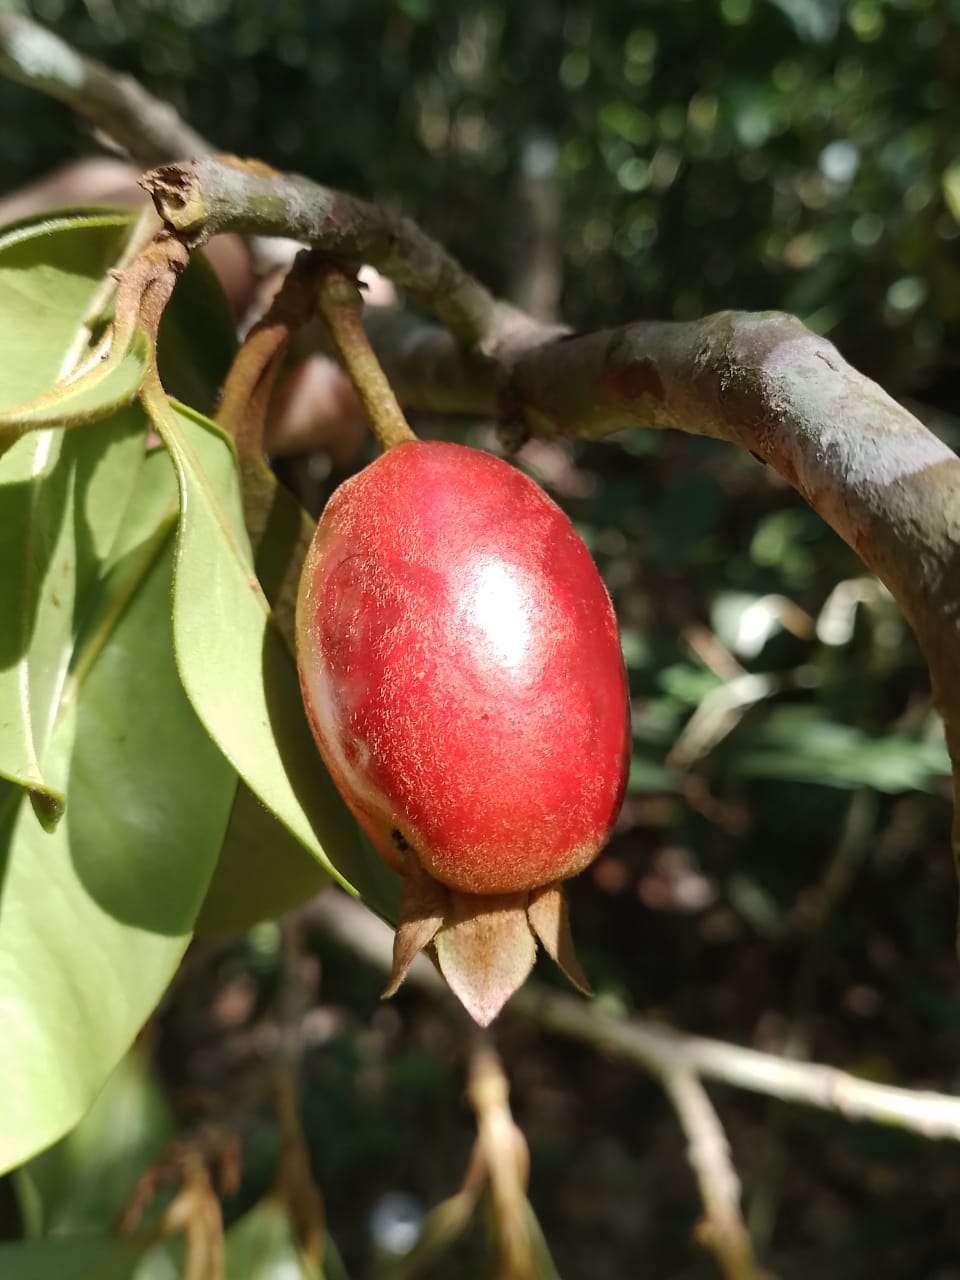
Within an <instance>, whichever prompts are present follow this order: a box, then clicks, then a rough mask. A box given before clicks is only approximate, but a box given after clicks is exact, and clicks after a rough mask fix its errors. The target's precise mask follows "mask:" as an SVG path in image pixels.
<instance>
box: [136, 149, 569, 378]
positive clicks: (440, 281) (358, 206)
mask: <svg viewBox="0 0 960 1280" xmlns="http://www.w3.org/2000/svg"><path fill="white" fill-rule="evenodd" d="M141 185H142V186H143V187H144V188H145V189H146V190H147V191H148V192H149V193H150V195H151V196H152V198H153V202H154V204H155V206H156V208H157V212H158V213H159V214H160V216H161V218H163V220H164V221H165V222H166V223H167V224H168V226H170V227H171V228H172V229H173V230H174V231H176V232H178V234H180V235H181V236H182V237H183V238H184V239H185V240H186V242H187V243H188V244H189V245H190V247H191V248H196V247H198V246H200V245H202V244H205V243H206V242H207V240H209V239H210V238H211V236H215V235H218V234H220V233H221V232H223V231H234V232H237V233H239V234H240V235H258V236H284V237H287V238H289V239H292V240H298V241H301V242H302V243H304V244H308V245H309V246H310V247H311V248H313V249H316V250H318V251H319V252H321V253H323V254H325V255H327V256H329V257H330V258H331V259H333V260H334V261H335V262H337V263H338V264H339V265H342V266H359V265H360V264H361V263H369V264H370V265H371V266H374V267H376V268H377V270H378V271H381V272H382V273H383V274H384V275H385V276H389V277H390V279H391V280H392V281H393V282H394V283H395V284H396V285H398V286H399V287H400V288H401V289H404V290H406V292H407V293H408V294H409V295H410V296H411V297H412V298H414V299H415V300H416V301H417V302H419V303H421V305H423V306H425V307H426V308H427V309H428V310H430V311H432V312H433V313H434V314H435V315H436V316H437V317H438V319H440V320H441V321H442V322H443V323H444V324H445V325H446V326H447V328H448V329H449V330H450V331H451V333H453V334H455V335H456V337H457V338H458V339H459V341H460V342H461V343H463V344H464V345H465V346H472V347H477V348H479V349H481V350H483V351H486V352H487V353H489V354H494V353H496V352H497V351H500V350H502V349H504V348H505V347H507V346H513V345H515V344H516V343H517V342H518V341H519V340H520V336H521V335H523V334H530V335H536V336H539V335H540V334H541V333H542V327H541V326H540V325H539V324H538V323H537V322H536V321H535V320H531V319H530V318H529V317H528V316H526V315H524V314H523V312H521V311H518V310H517V309H516V308H515V307H512V306H510V305H509V304H508V303H505V302H500V301H498V300H497V299H496V298H494V296H493V294H492V293H490V291H489V290H488V289H487V288H485V287H484V286H483V285H482V284H480V283H479V282H478V281H477V280H475V279H474V278H473V277H472V276H470V275H469V274H468V273H467V272H466V271H464V269H463V267H461V266H460V264H459V263H458V262H457V261H456V260H455V259H454V258H452V257H451V256H450V254H449V253H447V251H446V250H445V249H444V248H443V247H442V246H441V245H439V244H437V242H436V241H435V240H431V239H430V237H429V236H428V235H426V233H425V232H423V231H421V230H420V228H419V227H418V226H417V225H416V223H414V222H411V220H410V219H409V218H402V217H398V216H397V215H395V214H393V213H390V212H389V211H388V210H386V209H381V208H379V207H378V206H376V205H372V204H368V203H367V202H366V201H365V200H358V199H357V198H356V197H355V196H349V195H346V194H344V193H343V192H341V191H333V190H331V189H330V188H329V187H321V186H318V185H317V183H315V182H311V181H310V179H309V178H302V177H299V176H298V175H296V174H284V173H279V172H277V171H276V170H274V169H271V168H269V166H267V165H263V164H260V163H259V162H249V163H246V162H244V161H240V160H234V159H231V158H229V157H223V156H220V157H217V156H204V157H201V158H200V159H197V160H193V161H190V162H189V163H185V164H175V165H164V166H162V167H160V168H158V169H154V170H152V171H151V172H150V173H147V174H145V175H144V177H143V179H142V183H141ZM551 332H556V331H555V330H553V331H551Z"/></svg>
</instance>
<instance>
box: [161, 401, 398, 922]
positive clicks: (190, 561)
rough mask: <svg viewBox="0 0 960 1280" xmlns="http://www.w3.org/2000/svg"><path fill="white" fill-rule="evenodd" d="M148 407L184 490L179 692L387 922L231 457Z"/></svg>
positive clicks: (385, 880) (243, 770)
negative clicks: (304, 691) (260, 570)
mask: <svg viewBox="0 0 960 1280" xmlns="http://www.w3.org/2000/svg"><path fill="white" fill-rule="evenodd" d="M149 407H150V412H151V415H152V417H153V421H154V424H155V426H156V427H157V430H158V431H159V432H160V434H161V436H162V438H163V440H164V443H165V444H166V446H167V448H168V450H169V451H170V453H171V455H172V456H173V458H174V460H175V463H176V466H177V472H178V478H179V484H180V494H181V504H182V514H181V521H180V529H179V533H178V540H177V569H176V583H175V591H174V637H175V644H176V649H177V662H178V664H179V668H180V674H181V677H182V680H183V684H184V688H185V689H186V690H187V694H188V696H189V698H190V700H191V702H192V703H193V706H194V708H195V709H196V711H197V714H198V715H199V716H200V718H201V720H202V721H203V723H204V724H205V725H206V727H207V730H208V731H209V733H210V735H211V737H212V738H213V739H214V741H215V742H216V743H217V744H218V746H219V747H220V749H221V750H222V751H223V753H224V755H225V756H226V757H227V758H228V759H229V760H230V762H231V764H232V765H233V767H234V768H235V769H236V770H237V772H238V773H239V774H240V776H241V777H242V778H243V779H244V781H245V782H246V783H247V785H248V786H249V787H250V789H251V791H253V793H254V794H255V795H256V796H258V797H259V799H260V800H261V801H262V802H263V803H264V804H265V805H266V806H267V808H268V809H270V810H271V811H272V812H273V813H274V814H275V815H276V816H277V818H279V820H280V821H281V822H282V823H283V824H284V825H285V826H286V827H287V828H288V830H289V831H290V832H291V833H292V834H293V835H294V836H295V837H296V838H297V839H298V840H299V841H300V842H301V844H303V845H304V847H305V848H306V849H308V850H309V851H310V852H311V853H312V854H313V856H314V857H315V858H316V859H317V860H318V861H319V862H320V863H321V864H322V865H323V866H324V867H326V869H327V870H328V871H329V872H330V873H331V874H332V875H333V877H334V878H335V879H336V880H337V881H338V882H339V883H340V884H342V885H343V886H344V888H346V889H348V890H349V891H350V892H352V893H355V894H358V895H359V896H361V897H362V898H363V900H364V902H366V903H367V905H368V906H370V907H371V908H372V909H373V910H375V911H378V912H379V913H380V914H382V915H384V916H386V917H388V918H392V917H393V916H394V913H395V904H396V897H397V890H396V883H395V878H394V877H393V875H392V873H390V872H389V871H388V870H387V868H386V867H385V866H384V865H383V864H382V862H381V861H380V859H379V857H378V856H377V855H376V853H375V852H374V851H373V850H372V848H371V846H370V845H369V843H368V842H367V841H366V840H365V839H364V838H363V837H362V836H361V834H360V832H359V828H358V827H357V825H356V823H355V822H354V820H353V818H352V816H351V815H350V813H349V811H348V810H347V809H346V806H345V805H344V803H343V801H342V800H341V798H340V795H339V793H338V792H337V791H336V789H335V787H334V786H333V783H332V782H331V781H330V778H329V776H328V775H327V773H326V771H325V770H324V768H323V765H322V764H321V762H320V758H319V755H318V753H317V750H316V748H315V746H314V743H313V738H312V736H311V733H310V730H309V727H308V725H307V722H306V717H305V715H304V711H303V704H302V700H301V696H300V688H299V683H298V680H297V673H296V668H295V666H294V662H293V658H292V656H291V654H290V651H289V649H288V648H287V646H286V644H285V643H284V641H283V640H282V638H281V636H280V634H279V632H278V631H277V629H276V627H275V626H274V625H273V622H272V620H271V613H270V607H269V605H268V603H267V600H266V598H265V596H264V594H263V591H262V589H261V587H260V585H259V583H258V581H257V579H256V576H255V574H254V572H253V567H252V557H251V552H250V546H249V541H248V539H247V536H246V531H245V529H244V525H243V515H242V507H241V499H240V492H239V480H238V472H237V466H236V459H235V455H234V453H233V449H232V448H231V446H230V444H229V442H228V441H227V440H226V439H225V438H224V437H223V436H222V435H221V434H220V432H219V431H218V429H217V428H216V427H214V425H213V424H212V423H208V422H205V421H204V420H203V419H201V418H200V417H199V415H195V414H192V413H190V412H188V411H186V410H184V409H183V408H182V407H180V406H177V405H176V404H172V403H170V402H168V401H166V400H165V399H162V398H161V397H160V395H159V393H151V401H150V406H149ZM264 874H265V875H268V874H269V871H268V869H267V868H266V867H265V869H264Z"/></svg>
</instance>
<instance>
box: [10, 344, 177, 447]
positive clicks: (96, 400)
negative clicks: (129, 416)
mask: <svg viewBox="0 0 960 1280" xmlns="http://www.w3.org/2000/svg"><path fill="white" fill-rule="evenodd" d="M102 355H103V358H100V357H99V356H95V357H93V358H91V360H90V361H89V362H87V363H85V364H84V366H83V368H82V369H81V370H78V371H77V372H76V374H74V375H71V376H70V377H69V378H67V379H65V380H64V381H62V382H58V383H56V384H54V385H53V386H52V387H50V388H49V389H48V390H46V391H45V392H44V393H43V394H42V395H41V396H39V397H38V398H37V399H35V400H31V401H29V402H28V403H27V404H22V405H18V406H16V407H15V408H12V409H5V410H2V411H0V452H2V451H3V450H5V449H8V448H10V446H11V445H12V444H13V443H14V441H15V440H18V439H19V438H20V436H22V435H24V434H25V433H26V432H28V431H36V430H39V429H40V428H43V427H74V426H81V425H83V424H85V423H89V422H97V421H99V420H100V419H101V418H106V417H107V416H108V415H110V414H112V413H114V412H116V410H117V409H121V408H123V407H124V406H125V405H128V404H130V402H131V401H132V400H134V399H135V397H136V394H137V392H138V391H139V390H140V384H141V383H142V382H143V379H144V377H145V376H146V372H147V369H148V368H149V366H150V362H151V360H152V356H153V344H152V343H151V341H150V339H149V338H148V337H147V335H146V334H145V333H144V332H143V331H142V330H141V329H137V330H135V331H134V334H133V338H132V340H131V343H130V345H129V347H127V348H126V350H124V351H120V352H112V351H107V350H106V349H105V350H104V352H103V353H102Z"/></svg>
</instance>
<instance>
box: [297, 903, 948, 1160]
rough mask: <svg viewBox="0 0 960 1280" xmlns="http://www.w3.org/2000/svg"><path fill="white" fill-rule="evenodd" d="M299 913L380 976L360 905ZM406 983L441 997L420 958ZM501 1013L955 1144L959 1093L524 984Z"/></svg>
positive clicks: (374, 933)
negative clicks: (614, 1011) (765, 1048)
mask: <svg viewBox="0 0 960 1280" xmlns="http://www.w3.org/2000/svg"><path fill="white" fill-rule="evenodd" d="M302 914H303V918H304V919H305V920H308V921H309V922H310V923H311V924H315V925H317V926H319V927H320V928H321V929H322V930H323V931H324V933H326V934H327V935H328V936H330V937H331V938H334V939H336V940H337V941H338V942H339V943H340V944H341V945H342V946H344V947H346V948H347V949H348V950H349V951H351V952H352V953H353V954H354V955H357V956H360V957H361V958H362V959H363V960H366V961H367V963H369V964H371V965H373V966H375V967H376V968H377V969H381V970H382V971H383V972H384V973H388V972H389V971H390V966H391V964H392V963H393V933H392V930H390V929H389V928H388V927H387V925H385V924H384V923H383V921H382V920H379V919H378V918H377V917H376V916H374V915H373V914H372V913H371V912H369V911H367V909H366V908H365V907H363V906H362V905H361V904H360V903H358V902H354V900H353V899H352V898H348V897H347V896H346V895H345V894H343V893H341V892H340V891H339V890H337V889H329V890H325V891H324V892H323V893H321V894H318V896H317V897H316V898H314V899H313V900H312V901H311V902H310V903H309V904H308V905H307V906H305V907H304V908H302ZM406 982H407V984H408V985H409V984H413V985H415V986H418V987H420V988H421V989H423V990H426V991H429V992H431V993H433V994H435V995H437V996H440V997H443V998H446V997H447V996H449V993H448V992H447V990H446V987H445V986H444V983H443V979H442V978H441V977H440V975H439V973H438V972H437V971H436V969H434V967H433V965H431V964H430V962H429V961H428V960H426V959H425V958H424V957H423V956H418V957H417V959H416V960H415V961H414V962H413V964H412V965H411V967H410V969H409V971H408V973H407V977H406ZM450 998H451V999H452V997H450ZM503 1016H505V1017H520V1018H525V1019H527V1020H528V1021H529V1022H532V1023H534V1024H535V1025H536V1026H538V1027H540V1028H542V1029H543V1030H544V1031H549V1032H552V1033H553V1034H554V1035H558V1036H563V1037H565V1038H566V1039H570V1040H579V1041H581V1042H582V1043H584V1044H589V1045H593V1046H594V1047H595V1048H602V1049H603V1050H604V1051H605V1052H607V1053H610V1054H613V1055H615V1056H616V1057H618V1058H622V1059H623V1060H624V1061H625V1062H632V1063H635V1064H636V1065H637V1066H638V1067H641V1068H643V1069H644V1070H645V1071H649V1072H651V1073H652V1074H653V1075H655V1076H657V1077H658V1078H659V1079H663V1078H665V1077H667V1076H670V1075H672V1074H676V1073H677V1072H683V1071H686V1072H692V1073H693V1075H694V1076H698V1077H700V1078H701V1079H703V1080H715V1081H717V1082H718V1083H720V1084H726V1085H731V1086H733V1087H734V1088H736V1089H746V1090H747V1091H748V1092H750V1093H758V1094H761V1095H763V1096H765V1097H768V1098H777V1099H779V1101H781V1102H792V1103H797V1104H799V1105H800V1106H806V1107H814V1108H816V1109H817V1110H820V1111H830V1112H833V1113H834V1114H835V1115H839V1116H842V1117H843V1118H844V1119H846V1120H869V1121H871V1122H873V1123H874V1124H886V1125H891V1126H892V1127H893V1128H896V1129H907V1130H909V1131H910V1132H911V1133H916V1134H919V1135H920V1136H922V1137H924V1138H940V1139H949V1140H951V1141H953V1142H960V1097H957V1096H954V1095H952V1094H946V1093H935V1092H933V1091H932V1090H927V1089H904V1088H900V1087H898V1086H896V1085H886V1084H874V1082H873V1081H872V1080H864V1079H862V1078H861V1077H859V1076H853V1075H850V1074H849V1073H848V1072H846V1071H840V1070H839V1069H838V1068H836V1067H829V1066H825V1065H823V1064H821V1063H818V1062H804V1061H802V1060H800V1059H798V1058H782V1057H778V1056H777V1055H776V1054H774V1053H762V1052H760V1050H758V1049H747V1048H744V1047H742V1046H741V1045H737V1044H730V1043H729V1042H727V1041H725V1040H710V1039H708V1038H706V1037H705V1036H692V1035H685V1034H684V1033H683V1032H682V1031H675V1030H673V1028H671V1027H668V1026H664V1025H663V1024H661V1023H658V1022H654V1021H652V1020H649V1019H645V1018H636V1017H632V1018H625V1017H614V1016H612V1015H611V1014H609V1013H605V1012H604V1011H603V1010H602V1008H601V1007H600V1004H599V1002H598V1001H596V1000H592V1001H591V1000H583V999H581V998H580V997H578V996H573V995H567V993H566V992H565V991H556V990H554V989H552V988H550V987H547V986H546V985H544V984H543V983H540V982H535V981H533V980H530V981H528V982H527V984H526V986H524V987H522V988H521V989H520V990H519V991H518V992H517V993H516V995H515V996H513V997H512V999H511V1000H510V1003H509V1004H508V1005H507V1006H506V1008H505V1009H504V1014H503Z"/></svg>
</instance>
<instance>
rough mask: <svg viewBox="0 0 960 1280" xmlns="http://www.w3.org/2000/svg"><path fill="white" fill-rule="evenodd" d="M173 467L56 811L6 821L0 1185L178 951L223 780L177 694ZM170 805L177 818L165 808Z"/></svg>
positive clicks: (104, 625)
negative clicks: (0, 1172) (52, 823)
mask: <svg viewBox="0 0 960 1280" xmlns="http://www.w3.org/2000/svg"><path fill="white" fill-rule="evenodd" d="M172 482H173V478H172V475H171V472H170V468H169V464H168V461H167V459H166V457H165V456H164V455H163V454H156V455H154V456H153V457H152V458H150V459H149V460H148V461H147V463H145V464H144V467H143V469H142V474H141V478H140V481H139V483H138V487H137V492H136V494H135V495H134V497H133V500H132V501H131V503H130V506H129V519H128V521H127V522H125V523H124V525H123V526H121V528H120V529H119V531H118V534H117V537H116V539H115V550H116V554H115V555H111V556H110V557H108V558H107V562H108V564H109V565H110V566H111V567H110V572H109V573H108V574H107V576H106V578H105V580H104V582H103V583H102V587H101V591H100V594H99V597H98V605H99V607H98V609H97V610H96V611H95V612H94V614H93V616H92V617H91V618H90V619H89V620H88V623H87V626H86V627H85V628H84V632H83V634H82V636H81V638H80V641H79V645H78V652H77V656H76V659H75V663H74V666H73V669H72V675H73V677H74V678H73V680H72V682H70V683H68V685H67V687H66V690H65V696H64V698H63V700H62V703H61V711H60V717H59V720H58V723H57V725H56V728H55V730H54V733H53V736H52V738H51V741H50V746H49V758H50V766H51V771H52V773H53V776H54V777H55V778H56V779H58V780H59V781H61V782H62V785H63V786H64V789H65V792H66V795H67V801H68V804H67V812H66V815H65V817H64V820H63V821H61V822H60V824H59V825H58V826H57V828H56V830H55V831H54V832H53V833H51V834H48V833H46V832H44V831H43V830H42V828H41V827H40V825H39V824H38V822H37V821H36V818H35V816H34V814H33V812H32V811H31V809H30V808H29V806H28V805H27V804H26V803H23V802H21V803H19V804H18V803H17V802H16V797H17V793H16V792H15V791H12V790H10V791H8V792H7V802H6V806H5V810H4V812H3V815H2V818H0V847H2V848H3V849H5V850H6V854H5V866H4V874H3V881H2V888H0V1017H2V1021H3V1026H4V1035H3V1037H2V1038H0V1075H2V1078H3V1079H4V1080H5V1081H6V1082H7V1086H6V1088H5V1089H4V1092H3V1096H2V1099H0V1169H5V1168H10V1167H11V1166H13V1165H16V1164H18V1163H20V1162H21V1161H23V1160H24V1159H26V1158H28V1157H29V1156H31V1155H33V1154H34V1153H35V1152H37V1151H38V1150H40V1149H41V1148H43V1147H45V1146H47V1145H49V1143H51V1142H53V1141H54V1140H55V1139H56V1138H58V1137H59V1136H60V1135H61V1134H63V1133H64V1132H65V1131H66V1130H67V1129H69V1128H70V1127H71V1126H72V1125H73V1124H75V1123H76V1122H77V1120H79V1118H80V1117H81V1116H82V1115H83V1113H84V1112H85V1111H86V1109H87V1107H88V1106H89V1105H90V1103H91V1102H92V1100H93V1098H94V1097H95V1096H96V1094H97V1093H98V1092H99V1090H100V1089H101V1088H102V1086H103V1084H104V1081H105V1080H106V1079H107V1077H108V1076H109V1074H110V1072H111V1071H112V1070H113V1068H114V1067H115V1066H116V1064H117V1062H118V1061H119V1060H120V1058H121V1057H122V1056H123V1054H124V1053H125V1052H126V1050H127V1048H128V1047H129V1045H130V1042H131V1041H132V1039H133V1037H134V1035H135V1034H136V1032H137V1031H138V1030H139V1029H140V1027H141V1026H142V1025H143V1023H144V1021H145V1020H146V1018H147V1017H148V1015H149V1014H150V1012H151V1011H152V1009H153V1008H154V1007H155V1005H156V1003H157V1000H158V999H159V997H160V995H161V993H162V992H163V990H164V988H165V987H166V985H167V983H168V982H169V980H170V977H171V976H172V974H173V972H174V970H175V968H176V966H177V964H178V962H179V960H180V957H181V955H182V953H183V950H184V948H185V946H186V944H187V941H188V940H189V936H190V931H191V928H192V925H193V920H194V918H195V916H196V913H197V911H198V909H199V906H200V902H201V901H202V898H203V894H204V892H205V890H206V887H207V883H208V880H209V877H210V873H211V871H212V867H213V863H214V860H215V858H216V854H217V851H218V850H219V847H220V843H221V841H222V838H223V832H224V828H225V826H226V821H227V817H228V815H229V809H230V805H231V802H232V798H233V792H234V786H235V778H234V775H233V774H232V771H231V770H230V769H229V767H228V766H227V765H226V764H225V762H224V760H223V758H222V756H221V755H220V753H219V752H218V751H217V750H216V749H215V747H214V746H213V744H212V743H211V742H210V740H209V738H208V737H207V735H206V734H205V733H204V731H203V728H202V726H201V725H200V723H199V722H198V720H197V719H196V716H195V715H194V713H193V712H192V710H191V708H190V705H189V703H188V702H187V700H186V698H185V697H184V695H183V692H182V689H181V686H180V682H179V678H178V675H177V671H176V667H175V664H174V661H173V654H172V645H171V635H170V583H171V571H172V545H171V543H172V539H171V538H164V537H163V536H162V533H163V523H162V521H159V520H158V512H161V511H167V510H169V508H170V503H171V501H172V497H173V495H172ZM171 797H176V803H172V802H171Z"/></svg>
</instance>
